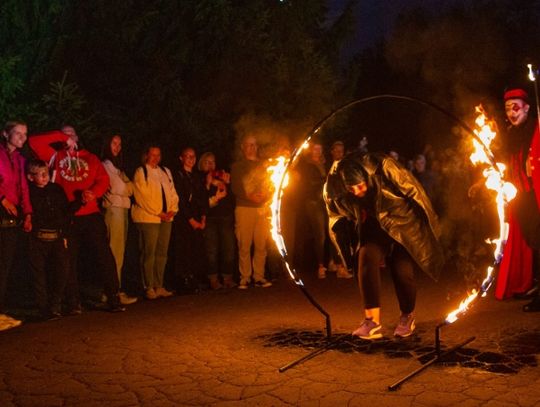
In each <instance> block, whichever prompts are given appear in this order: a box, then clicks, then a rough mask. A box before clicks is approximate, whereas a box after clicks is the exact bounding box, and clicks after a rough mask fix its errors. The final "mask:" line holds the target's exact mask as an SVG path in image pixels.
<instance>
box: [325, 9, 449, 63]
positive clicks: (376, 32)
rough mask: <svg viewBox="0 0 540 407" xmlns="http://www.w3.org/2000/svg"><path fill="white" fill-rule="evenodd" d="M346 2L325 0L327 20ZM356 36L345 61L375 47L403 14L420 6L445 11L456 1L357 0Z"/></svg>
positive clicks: (348, 48)
mask: <svg viewBox="0 0 540 407" xmlns="http://www.w3.org/2000/svg"><path fill="white" fill-rule="evenodd" d="M348 1H349V0H328V2H329V7H330V10H331V11H330V18H332V16H333V15H337V14H339V13H340V11H341V10H342V9H343V8H344V6H345V5H346V4H347V3H348ZM356 2H357V4H356V7H355V16H356V33H355V36H354V39H353V40H352V41H351V43H350V44H349V46H348V47H347V50H346V52H345V53H346V55H344V57H345V59H348V57H350V56H352V55H354V54H355V53H357V52H358V51H360V50H362V49H364V48H366V47H369V46H372V45H374V44H375V43H376V42H377V41H378V40H380V39H382V38H384V37H386V36H387V35H388V34H390V33H391V32H392V28H393V26H394V23H395V21H396V18H397V17H398V16H399V14H400V13H402V12H403V11H405V10H407V9H410V8H414V7H418V6H421V7H423V8H427V9H431V10H444V9H445V8H447V7H449V6H451V5H452V4H455V3H458V2H459V1H458V0H384V1H381V0H356Z"/></svg>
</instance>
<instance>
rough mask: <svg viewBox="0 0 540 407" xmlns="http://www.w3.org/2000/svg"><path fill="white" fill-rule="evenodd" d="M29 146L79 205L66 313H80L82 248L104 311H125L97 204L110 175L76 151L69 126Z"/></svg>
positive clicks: (95, 160)
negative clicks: (90, 263) (99, 283)
mask: <svg viewBox="0 0 540 407" xmlns="http://www.w3.org/2000/svg"><path fill="white" fill-rule="evenodd" d="M28 143H29V145H30V148H31V149H32V150H33V151H34V153H35V154H36V155H37V156H38V157H39V159H41V160H43V161H45V162H47V163H49V168H50V170H51V172H52V177H51V179H52V181H53V182H55V183H57V184H59V185H60V186H61V187H62V188H63V189H64V192H65V193H66V196H67V198H68V201H69V202H79V203H80V207H79V208H78V209H77V211H76V212H75V216H74V217H73V222H72V225H71V230H70V232H69V237H68V242H69V251H70V267H71V269H70V275H69V277H68V282H67V285H66V306H67V312H68V314H71V315H77V314H80V313H81V302H80V294H79V284H78V271H77V263H78V258H79V253H80V250H81V249H82V250H88V251H90V252H91V253H93V256H92V258H94V259H95V261H96V266H97V267H96V270H97V271H98V273H99V275H100V277H101V279H102V282H103V290H104V292H105V295H106V296H107V303H108V308H107V310H108V311H111V312H119V311H125V308H123V307H122V306H121V305H120V301H119V298H118V291H119V283H118V276H117V273H116V264H115V261H114V257H113V254H112V252H111V249H110V247H109V242H108V239H107V228H106V226H105V222H104V220H103V215H101V212H100V210H99V206H98V201H97V200H98V199H99V198H100V197H101V196H103V194H105V192H107V190H108V188H109V176H108V174H107V172H106V171H105V168H104V167H103V165H102V164H101V161H100V159H99V158H98V157H97V156H96V155H95V154H92V153H91V152H89V151H88V150H85V149H79V148H78V143H79V137H78V135H77V132H76V131H75V129H74V128H73V127H72V126H68V125H65V126H63V127H62V129H61V131H50V132H47V133H43V134H36V135H33V136H31V137H30V138H29V140H28Z"/></svg>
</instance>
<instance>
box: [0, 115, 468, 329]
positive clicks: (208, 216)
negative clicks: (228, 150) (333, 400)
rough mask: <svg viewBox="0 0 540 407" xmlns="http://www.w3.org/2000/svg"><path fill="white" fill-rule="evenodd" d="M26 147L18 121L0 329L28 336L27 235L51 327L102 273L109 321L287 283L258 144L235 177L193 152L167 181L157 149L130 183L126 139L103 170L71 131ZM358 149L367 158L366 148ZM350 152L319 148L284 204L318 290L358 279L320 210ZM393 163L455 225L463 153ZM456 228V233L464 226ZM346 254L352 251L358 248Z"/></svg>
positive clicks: (2, 198)
mask: <svg viewBox="0 0 540 407" xmlns="http://www.w3.org/2000/svg"><path fill="white" fill-rule="evenodd" d="M26 139H27V126H26V124H25V123H22V122H9V123H7V124H6V126H5V127H4V129H3V131H2V139H1V141H2V142H1V143H0V172H1V176H0V202H1V205H0V210H1V213H0V214H1V222H2V225H1V228H0V246H1V247H2V251H1V254H0V273H1V275H0V329H8V328H11V327H14V326H17V325H19V324H20V323H21V321H20V320H18V319H15V318H13V317H11V316H8V315H7V314H6V312H5V308H4V304H3V303H4V299H5V297H6V295H5V291H6V284H7V281H8V279H7V276H8V272H9V270H10V269H11V268H12V265H13V260H14V256H15V253H16V242H17V239H19V238H20V236H21V235H22V234H21V233H19V232H20V231H21V229H22V230H24V231H25V232H27V233H26V234H24V235H23V236H26V237H27V240H28V246H27V247H28V250H29V256H28V258H29V268H30V270H31V274H30V275H31V276H32V279H33V288H34V293H35V306H36V307H37V309H38V311H39V315H40V318H41V319H45V320H50V319H57V318H60V317H61V316H66V315H78V314H81V313H82V312H83V310H84V308H87V306H86V304H87V303H86V302H85V298H84V297H85V295H86V294H85V292H84V289H83V287H81V285H84V284H85V273H87V270H88V269H92V270H93V271H94V277H93V278H94V281H92V284H93V285H95V286H97V287H98V289H99V292H100V301H99V304H98V305H96V307H99V308H101V309H104V310H107V311H110V312H122V311H125V305H129V304H132V303H134V302H136V301H137V300H138V299H140V298H141V297H143V298H146V299H147V300H155V299H158V298H163V297H170V296H172V295H174V294H175V293H177V294H186V293H194V292H198V291H202V290H206V289H210V290H217V289H231V288H234V287H237V288H238V289H242V290H245V289H248V288H249V287H252V286H254V287H261V288H268V287H271V286H272V280H273V279H275V278H276V277H278V276H279V272H276V271H275V270H269V263H271V262H270V261H267V260H272V256H275V255H276V253H275V250H274V251H273V250H272V246H271V245H272V243H270V242H269V238H270V233H269V232H270V224H269V207H268V202H269V200H270V198H271V193H272V186H271V185H269V183H268V182H269V181H268V175H267V169H266V161H265V160H263V159H261V158H260V156H259V145H258V140H257V138H256V137H254V136H253V135H247V136H244V137H243V138H242V139H241V140H240V143H239V146H240V153H241V154H240V159H238V160H237V161H236V162H234V163H233V164H232V167H231V171H230V172H228V171H226V170H225V169H224V168H223V166H219V165H218V163H216V155H215V154H214V153H212V152H205V153H203V154H201V155H200V157H199V160H197V152H196V151H195V149H194V148H192V147H185V148H183V149H182V150H181V151H180V152H179V157H178V163H177V169H176V170H172V171H171V170H170V169H169V168H167V167H165V166H163V165H162V164H161V153H162V151H161V148H160V146H158V145H155V144H150V145H148V146H147V147H146V149H145V150H144V151H143V154H142V161H141V164H140V166H138V167H137V168H136V170H135V171H134V174H133V176H132V177H131V178H130V177H129V176H128V175H127V174H126V167H125V162H124V159H123V153H122V147H123V146H122V142H123V139H122V137H121V136H120V135H112V136H110V137H108V138H107V139H106V140H105V142H104V147H103V150H102V152H101V158H98V156H96V155H95V154H93V153H91V152H90V151H88V150H86V149H84V148H83V147H82V143H81V140H80V139H79V136H78V134H77V132H76V130H75V128H74V127H73V126H70V125H64V126H62V127H61V128H60V129H59V130H56V131H50V132H47V133H41V134H34V135H32V136H30V137H29V138H28V144H29V147H30V149H29V151H28V153H25V154H24V156H26V158H25V157H24V156H23V154H21V149H22V147H23V145H24V144H25V142H26ZM356 149H357V150H361V151H367V139H366V138H363V139H362V140H361V142H360V144H359V145H358V146H356ZM346 151H347V149H346V146H345V144H344V143H343V142H341V141H335V142H334V143H333V144H331V146H329V154H328V155H327V154H325V151H324V147H323V145H322V144H318V143H312V144H311V145H310V148H309V149H308V150H307V151H306V152H305V154H303V156H302V157H300V159H299V160H298V162H297V164H296V165H295V166H293V167H292V168H291V171H290V175H291V180H292V184H293V186H292V187H289V189H288V190H287V193H286V197H285V198H284V202H285V203H286V204H285V205H284V206H285V207H286V208H284V210H283V218H284V222H283V225H284V226H283V234H284V236H285V239H286V242H287V247H288V252H289V258H290V259H291V261H292V262H293V263H294V264H295V265H301V269H302V272H305V273H308V274H311V273H312V274H313V275H314V276H316V277H318V278H319V279H325V278H327V273H328V272H335V273H336V276H337V278H345V279H349V278H352V277H353V275H354V273H353V270H352V267H351V265H352V264H353V262H352V261H351V257H352V255H353V253H352V251H351V253H345V254H344V255H345V256H347V257H348V258H346V259H343V258H341V257H340V256H338V255H337V252H336V250H335V249H334V246H333V245H332V244H330V242H329V237H328V235H329V234H328V217H327V214H326V209H325V206H324V201H323V186H324V183H325V180H326V175H327V173H328V170H329V169H330V167H331V165H332V163H334V162H336V161H339V160H340V159H341V158H342V157H343V156H344V155H345V153H346ZM389 155H391V156H393V157H394V158H395V159H396V160H397V161H400V162H401V163H402V164H403V165H404V166H405V167H407V168H408V169H409V170H410V171H411V172H412V173H413V174H414V175H415V176H416V177H417V178H418V180H419V181H420V183H421V184H422V185H423V186H424V188H425V189H426V192H427V193H428V195H429V197H430V198H431V199H432V201H433V202H434V206H435V208H436V210H437V211H438V212H439V214H440V215H442V217H443V218H444V216H445V215H449V213H450V210H449V209H448V207H449V205H448V202H447V201H446V199H447V197H446V196H445V193H444V190H443V188H442V186H443V185H447V183H446V181H444V180H445V179H448V178H451V176H452V171H455V168H454V167H453V166H451V165H450V164H449V163H450V162H451V158H452V157H453V154H452V153H451V152H449V153H447V154H446V156H444V155H438V156H437V155H435V154H434V152H433V150H432V149H429V148H428V149H426V151H424V152H423V154H418V155H416V156H415V157H414V159H412V160H410V161H404V160H403V159H402V157H400V156H399V155H398V153H397V152H395V151H392V152H390V153H389ZM443 158H446V159H443ZM453 193H454V194H455V193H456V191H453ZM466 193H467V192H465V194H466ZM287 202H288V203H287ZM449 224H452V225H454V226H455V224H456V222H455V219H452V222H449ZM130 226H132V227H133V228H134V229H135V230H136V234H137V236H138V253H127V254H128V255H130V256H137V255H138V257H139V266H140V269H139V270H132V269H128V268H126V267H125V261H124V259H125V258H126V247H128V245H127V241H128V229H129V228H130ZM332 227H333V228H336V229H337V228H341V229H342V230H345V231H346V230H350V228H351V227H352V225H351V224H350V223H349V222H347V221H346V220H340V222H338V223H337V224H335V225H332ZM458 232H459V230H457V231H456V233H454V234H453V236H454V238H453V239H452V238H451V239H449V240H448V245H451V246H453V250H455V251H456V252H459V251H460V250H461V251H463V250H469V251H467V252H466V253H461V257H462V258H463V259H465V258H467V256H468V255H469V254H470V251H471V250H473V249H471V248H464V244H463V242H462V241H461V240H460V239H459V238H455V236H458V235H459V233H458ZM132 233H133V231H132ZM341 235H344V236H346V235H351V236H352V235H354V233H342V234H341ZM348 245H349V247H351V248H352V247H353V246H354V242H349V244H348ZM465 246H466V245H465ZM129 250H130V247H128V252H129ZM88 253H91V255H90V256H89V255H88ZM268 257H269V258H268ZM81 258H82V261H81ZM343 260H344V261H343ZM464 261H465V260H464ZM89 263H91V264H89ZM81 266H82V268H81ZM126 272H127V273H130V274H131V275H132V277H133V276H140V280H141V282H140V283H141V284H140V285H141V286H142V288H143V290H142V291H141V292H133V290H132V292H129V293H128V292H126V291H127V290H126V288H125V286H124V285H125V281H126V277H125V276H124V274H125V273H126ZM83 305H85V307H83Z"/></svg>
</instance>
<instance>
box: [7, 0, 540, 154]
mask: <svg viewBox="0 0 540 407" xmlns="http://www.w3.org/2000/svg"><path fill="white" fill-rule="evenodd" d="M327 7H328V6H327V3H326V1H324V0H310V1H292V0H285V1H278V0H249V1H248V0H147V1H137V0H92V1H74V0H26V1H23V2H21V1H19V0H3V1H2V2H1V3H0V50H1V51H0V52H1V53H0V118H1V119H2V120H3V121H6V120H8V119H13V118H21V119H23V120H25V121H27V122H28V123H29V125H30V132H37V131H43V130H48V129H52V128H57V127H58V126H59V125H60V124H61V123H64V122H70V123H73V124H74V125H75V126H76V127H77V128H78V129H79V132H80V133H81V134H82V135H83V138H84V139H85V142H86V144H87V145H88V146H89V147H90V148H91V149H93V150H94V151H96V152H99V149H100V147H101V141H102V140H103V139H104V138H105V137H106V136H107V135H109V134H111V133H112V132H114V133H120V134H122V135H123V136H124V139H125V144H126V147H127V150H128V151H127V152H128V158H129V159H130V161H131V162H132V165H135V164H134V163H136V161H137V160H138V158H137V157H138V154H139V152H140V150H141V149H142V146H143V145H144V144H145V143H146V142H148V141H149V140H152V141H158V142H160V143H162V145H163V146H164V147H165V149H164V150H165V151H166V153H167V155H166V160H169V161H170V160H174V159H175V157H176V155H177V154H178V152H179V151H180V148H181V147H182V146H185V145H193V146H194V147H195V148H196V149H197V150H198V151H199V152H202V151H205V150H213V151H215V152H216V153H217V154H218V158H219V159H220V160H222V162H223V163H229V162H230V161H231V159H232V157H233V154H234V145H235V136H236V133H237V131H238V128H239V127H238V123H242V122H243V121H245V120H246V117H249V118H250V120H248V121H250V122H251V123H257V118H264V119H261V120H262V121H263V122H264V123H273V124H275V125H276V126H278V127H279V128H281V129H283V132H284V133H285V134H286V135H288V136H289V137H290V138H292V142H293V143H294V142H295V141H297V140H299V139H301V138H303V135H304V133H305V132H306V131H307V130H309V129H310V128H311V127H312V126H313V125H314V124H315V123H316V122H317V121H318V120H319V119H320V118H322V117H323V116H324V115H325V114H327V113H328V112H330V111H331V110H332V109H333V108H335V107H337V106H339V105H341V104H342V103H344V102H346V101H349V100H351V99H353V98H357V97H364V96H370V95H374V94H380V93H397V94H405V95H411V96H416V97H420V98H423V99H426V100H429V101H432V102H434V103H437V104H439V105H441V106H443V107H445V108H447V109H448V110H449V111H451V112H453V113H455V114H456V115H457V116H459V117H461V118H463V119H464V120H466V119H467V117H468V116H469V115H470V114H472V113H473V109H472V107H473V106H474V105H476V104H477V103H478V102H480V101H482V102H484V103H485V104H486V106H487V107H488V109H490V110H491V112H492V113H493V114H497V115H500V110H498V105H499V99H500V95H501V93H502V91H503V89H504V86H505V84H506V83H508V82H510V81H515V80H516V79H525V74H526V72H525V64H526V63H527V62H528V61H529V60H530V61H531V62H533V63H538V62H540V61H539V58H538V50H539V49H540V32H539V30H540V28H539V26H538V24H537V22H538V21H540V5H539V2H538V1H525V0H513V1H510V0H508V1H506V0H498V1H495V0H481V1H475V2H456V5H455V6H454V7H452V8H449V9H444V10H432V9H429V10H428V9H422V8H416V9H412V10H408V11H407V12H405V13H404V14H403V15H401V16H400V18H399V19H398V21H397V24H396V27H395V29H394V31H393V33H392V35H391V36H389V37H388V38H387V39H386V40H385V41H383V42H380V43H378V44H375V45H374V46H373V47H371V48H369V49H365V50H363V51H362V52H361V53H359V54H358V55H356V56H355V57H354V58H353V59H352V60H348V61H347V62H346V63H343V58H341V55H342V50H343V47H344V44H346V41H347V39H348V38H350V36H351V34H352V33H353V31H354V29H355V20H354V16H355V13H356V14H357V13H361V12H362V7H361V3H359V2H357V1H355V0H351V1H350V2H349V3H348V5H347V6H346V7H345V8H344V9H343V11H342V12H341V13H339V14H338V15H337V18H333V19H332V21H329V19H328V15H329V13H328V11H329V10H328V8H327ZM332 15H335V13H332ZM450 127H451V123H449V122H447V121H445V120H444V119H443V118H441V116H440V115H436V114H433V113H431V112H426V111H425V110H423V109H417V108H413V107H411V106H404V105H402V104H399V103H383V104H373V105H369V106H367V107H362V108H360V109H358V110H356V111H353V112H351V114H350V115H349V116H348V117H344V118H341V119H340V121H339V122H337V123H334V126H333V128H332V129H330V130H329V131H328V132H326V133H325V135H324V137H325V140H324V141H325V142H326V143H329V142H331V141H332V140H333V139H334V138H338V137H339V138H342V139H345V140H346V141H347V143H348V145H349V147H352V146H353V145H355V143H356V142H357V140H358V138H359V136H360V135H362V134H367V135H368V136H369V137H370V148H372V149H385V150H387V149H389V148H395V149H398V150H399V149H400V150H402V152H403V153H404V154H407V155H411V154H413V153H414V152H418V151H419V150H420V149H421V148H422V146H423V144H424V143H426V142H430V143H433V144H435V145H438V144H441V145H444V144H445V143H448V142H451V139H452V137H450V136H449V134H451V133H449V131H450ZM449 140H450V141H449Z"/></svg>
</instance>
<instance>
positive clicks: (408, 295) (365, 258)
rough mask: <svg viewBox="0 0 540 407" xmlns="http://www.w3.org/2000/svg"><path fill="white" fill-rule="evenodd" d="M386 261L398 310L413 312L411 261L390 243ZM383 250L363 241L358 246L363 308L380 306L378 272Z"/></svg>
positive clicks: (396, 244) (412, 261)
mask: <svg viewBox="0 0 540 407" xmlns="http://www.w3.org/2000/svg"><path fill="white" fill-rule="evenodd" d="M393 246H394V247H393V249H392V252H391V254H390V259H389V264H388V266H389V267H390V270H391V273H392V280H393V281H394V287H395V290H396V294H397V298H398V301H399V309H400V310H401V312H402V313H404V314H409V313H411V312H413V311H414V308H415V305H416V283H415V280H414V260H413V259H412V258H411V256H410V255H409V253H407V251H406V250H405V248H404V247H403V246H401V245H400V244H398V243H396V242H394V245H393ZM384 255H385V252H384V249H383V247H382V246H381V245H379V244H377V243H371V242H367V243H365V244H363V245H362V247H361V248H360V254H359V256H360V257H359V263H358V264H359V267H358V270H359V273H358V284H359V286H360V291H361V292H362V294H363V296H364V303H365V308H366V309H370V308H379V307H380V291H381V272H380V267H381V264H382V262H383V260H384Z"/></svg>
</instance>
